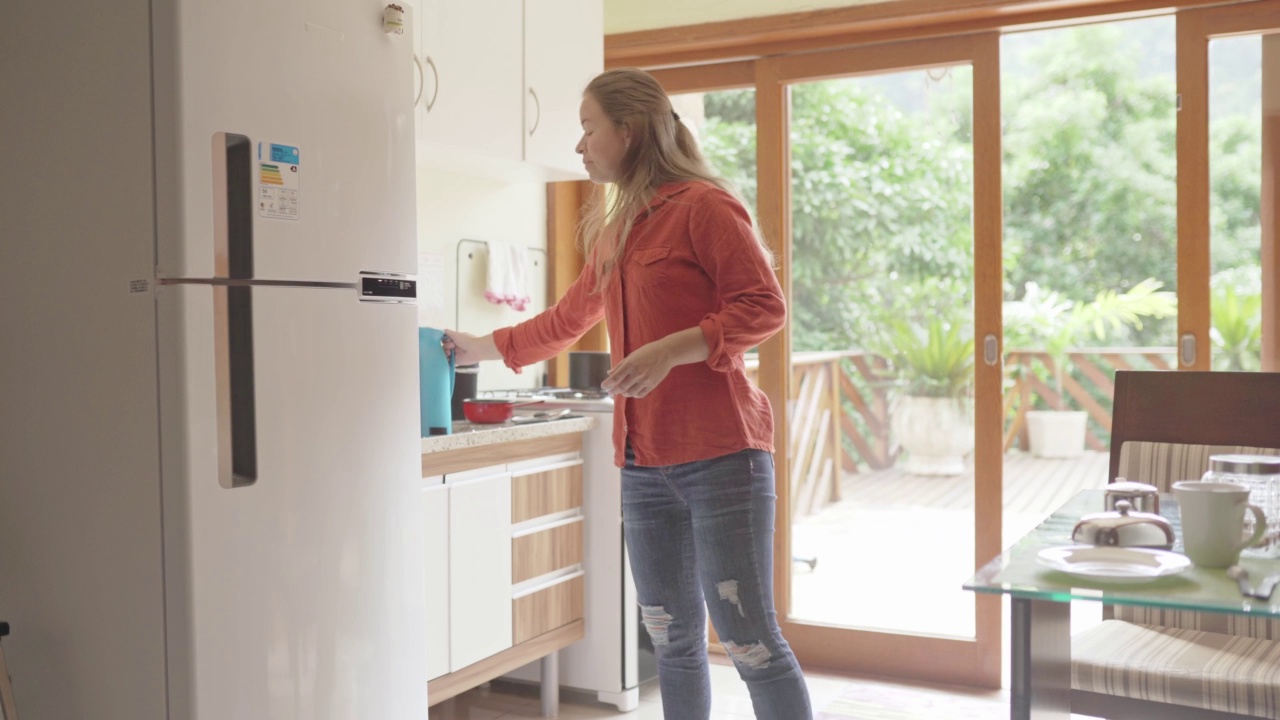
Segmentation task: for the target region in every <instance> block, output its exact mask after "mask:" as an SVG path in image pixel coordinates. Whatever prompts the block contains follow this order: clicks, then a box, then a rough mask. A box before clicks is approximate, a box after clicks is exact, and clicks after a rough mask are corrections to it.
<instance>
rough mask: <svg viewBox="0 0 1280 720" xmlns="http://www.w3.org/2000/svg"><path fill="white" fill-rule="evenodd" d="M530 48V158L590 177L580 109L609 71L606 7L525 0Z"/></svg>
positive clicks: (590, 1)
mask: <svg viewBox="0 0 1280 720" xmlns="http://www.w3.org/2000/svg"><path fill="white" fill-rule="evenodd" d="M524 46H525V50H524V68H525V91H524V109H525V113H524V122H525V125H524V159H525V160H526V161H527V162H530V163H535V164H537V165H541V166H543V167H546V168H548V169H550V170H553V171H563V172H564V173H566V175H565V179H571V178H581V179H585V178H586V172H585V171H584V170H583V168H582V160H581V158H579V157H578V154H577V153H576V152H575V150H574V148H575V147H576V146H577V144H578V140H579V138H580V137H581V135H582V126H581V123H580V122H579V118H578V106H579V105H580V104H581V102H582V91H583V90H584V89H585V88H586V86H587V83H588V82H590V81H591V79H592V78H593V77H595V76H596V75H598V74H599V73H600V72H601V71H602V70H603V69H604V5H603V3H602V2H601V0H525V3H524Z"/></svg>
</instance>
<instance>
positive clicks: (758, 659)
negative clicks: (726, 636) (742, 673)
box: [721, 640, 773, 670]
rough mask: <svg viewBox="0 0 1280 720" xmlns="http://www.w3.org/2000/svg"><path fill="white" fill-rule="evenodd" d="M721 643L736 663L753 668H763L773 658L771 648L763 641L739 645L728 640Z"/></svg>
mask: <svg viewBox="0 0 1280 720" xmlns="http://www.w3.org/2000/svg"><path fill="white" fill-rule="evenodd" d="M721 645H723V646H724V651H725V652H727V653H729V657H731V658H733V662H734V664H737V665H745V666H747V667H749V668H751V669H753V670H763V669H764V668H767V667H769V661H770V660H771V659H772V658H773V656H772V653H770V652H769V648H768V647H766V646H765V644H764V643H762V642H756V643H751V644H750V645H739V644H738V643H736V642H733V641H730V640H726V641H724V642H723V643H721Z"/></svg>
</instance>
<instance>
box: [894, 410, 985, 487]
mask: <svg viewBox="0 0 1280 720" xmlns="http://www.w3.org/2000/svg"><path fill="white" fill-rule="evenodd" d="M890 427H891V428H892V430H893V436H894V437H895V438H897V440H898V442H899V443H900V444H901V445H902V449H903V450H905V451H906V453H907V455H906V458H905V460H904V461H903V470H905V471H907V472H909V473H911V474H913V475H961V474H963V473H964V471H965V463H964V457H965V455H967V454H969V452H970V451H972V450H973V417H972V416H971V415H970V413H969V406H968V403H966V402H963V401H958V400H955V399H953V398H932V397H916V396H913V395H907V396H905V397H902V398H900V399H899V400H898V402H897V403H895V404H894V408H893V418H892V420H891V423H890Z"/></svg>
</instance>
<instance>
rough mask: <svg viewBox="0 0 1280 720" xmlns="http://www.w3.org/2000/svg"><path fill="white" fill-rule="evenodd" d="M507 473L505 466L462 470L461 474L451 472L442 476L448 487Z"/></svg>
mask: <svg viewBox="0 0 1280 720" xmlns="http://www.w3.org/2000/svg"><path fill="white" fill-rule="evenodd" d="M505 472H507V466H506V464H505V463H504V464H501V465H488V466H485V467H478V468H475V469H474V470H463V471H462V472H451V473H449V474H447V475H445V476H444V481H445V482H446V483H448V484H450V485H452V484H453V483H457V482H465V481H467V480H475V479H476V478H482V477H489V476H491V475H502V474H503V473H505Z"/></svg>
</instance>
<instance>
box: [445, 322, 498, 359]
mask: <svg viewBox="0 0 1280 720" xmlns="http://www.w3.org/2000/svg"><path fill="white" fill-rule="evenodd" d="M441 345H443V346H444V351H445V353H449V352H450V351H452V352H453V353H454V356H453V357H454V362H455V363H456V364H458V365H475V364H476V363H478V362H480V361H481V360H501V359H502V353H500V352H498V345H497V343H495V342H494V341H493V335H483V336H476V335H471V334H469V333H464V332H461V331H458V330H445V331H444V340H443V341H442V342H441Z"/></svg>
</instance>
